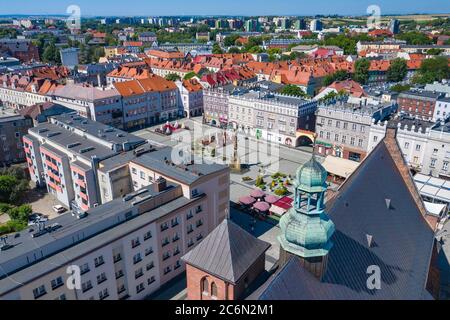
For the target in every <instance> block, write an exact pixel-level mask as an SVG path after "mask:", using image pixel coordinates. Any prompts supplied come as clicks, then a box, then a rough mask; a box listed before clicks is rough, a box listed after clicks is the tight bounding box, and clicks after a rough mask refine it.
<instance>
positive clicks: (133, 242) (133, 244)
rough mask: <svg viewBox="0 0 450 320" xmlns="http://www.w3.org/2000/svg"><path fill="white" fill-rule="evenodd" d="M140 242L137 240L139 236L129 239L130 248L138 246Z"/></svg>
mask: <svg viewBox="0 0 450 320" xmlns="http://www.w3.org/2000/svg"><path fill="white" fill-rule="evenodd" d="M140 244H141V242H140V241H139V237H138V238H136V239H133V240H131V248H133V249H134V248H136V247H137V246H139V245H140Z"/></svg>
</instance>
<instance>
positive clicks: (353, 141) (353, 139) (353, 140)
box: [350, 137, 355, 146]
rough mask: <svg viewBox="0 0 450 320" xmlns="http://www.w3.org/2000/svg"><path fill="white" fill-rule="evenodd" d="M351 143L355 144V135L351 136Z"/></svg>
mask: <svg viewBox="0 0 450 320" xmlns="http://www.w3.org/2000/svg"><path fill="white" fill-rule="evenodd" d="M350 145H352V146H354V145H355V138H354V137H351V138H350Z"/></svg>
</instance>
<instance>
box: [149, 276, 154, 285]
mask: <svg viewBox="0 0 450 320" xmlns="http://www.w3.org/2000/svg"><path fill="white" fill-rule="evenodd" d="M155 281H156V280H155V276H151V277H150V278H149V279H148V280H147V284H148V285H151V284H152V283H153V282H155Z"/></svg>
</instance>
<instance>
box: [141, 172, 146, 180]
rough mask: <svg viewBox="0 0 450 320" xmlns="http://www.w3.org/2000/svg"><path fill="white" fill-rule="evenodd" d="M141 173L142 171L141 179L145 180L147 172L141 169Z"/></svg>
mask: <svg viewBox="0 0 450 320" xmlns="http://www.w3.org/2000/svg"><path fill="white" fill-rule="evenodd" d="M140 173H141V179H143V180H145V172H144V171H141V172H140Z"/></svg>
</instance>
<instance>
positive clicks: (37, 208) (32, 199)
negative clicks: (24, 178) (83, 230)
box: [24, 189, 61, 219]
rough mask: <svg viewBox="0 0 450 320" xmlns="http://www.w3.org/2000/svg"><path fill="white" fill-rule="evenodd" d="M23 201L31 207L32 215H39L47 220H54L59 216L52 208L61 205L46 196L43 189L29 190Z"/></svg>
mask: <svg viewBox="0 0 450 320" xmlns="http://www.w3.org/2000/svg"><path fill="white" fill-rule="evenodd" d="M24 201H25V202H26V203H28V204H30V205H31V207H32V209H33V213H40V214H42V215H44V216H47V217H48V218H49V219H54V218H55V217H57V216H59V214H58V213H56V212H55V211H54V210H53V208H52V207H53V206H55V205H61V203H59V201H58V200H56V199H55V198H54V197H52V196H51V195H50V194H48V193H47V191H46V190H45V189H43V190H35V189H33V190H30V191H29V192H28V193H27V195H26V196H25V200H24Z"/></svg>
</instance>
